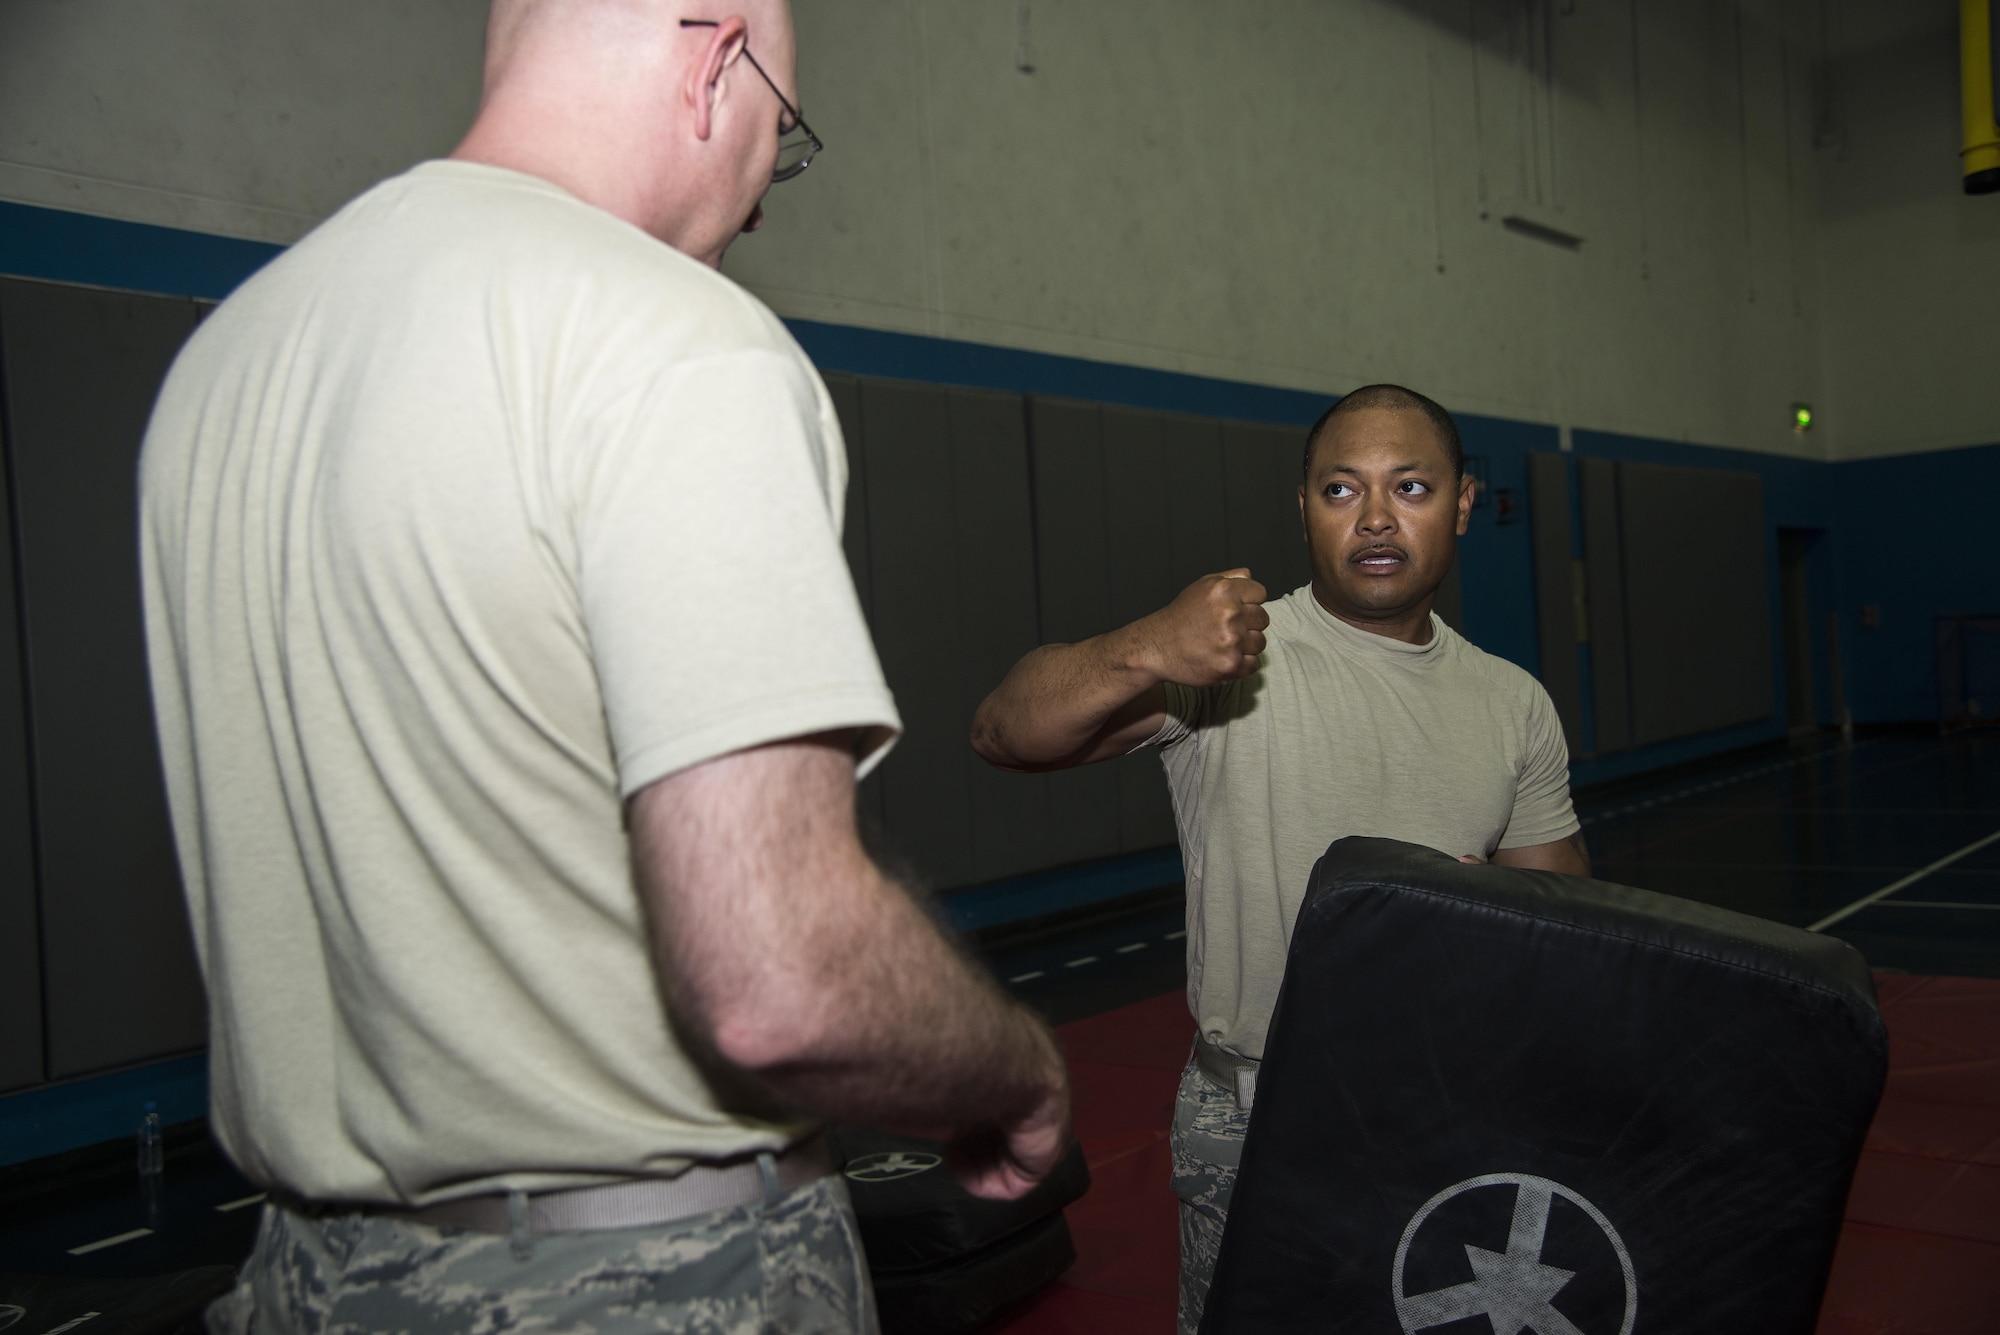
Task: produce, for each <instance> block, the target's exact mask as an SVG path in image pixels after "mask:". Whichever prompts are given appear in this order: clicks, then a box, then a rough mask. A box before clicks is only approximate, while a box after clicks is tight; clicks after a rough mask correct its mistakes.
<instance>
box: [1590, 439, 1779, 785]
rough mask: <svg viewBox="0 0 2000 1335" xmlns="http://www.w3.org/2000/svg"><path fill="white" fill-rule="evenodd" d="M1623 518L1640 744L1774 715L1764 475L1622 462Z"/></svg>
mask: <svg viewBox="0 0 2000 1335" xmlns="http://www.w3.org/2000/svg"><path fill="white" fill-rule="evenodd" d="M1618 520H1619V526H1620V534H1621V542H1620V549H1621V553H1622V564H1623V574H1624V595H1625V596H1624V612H1625V645H1626V663H1627V669H1628V674H1629V680H1630V689H1631V701H1632V744H1633V745H1634V746H1644V745H1646V744H1648V743H1651V742H1662V741H1667V740H1669V739H1670V738H1675V737H1686V736H1689V735H1690V734H1693V733H1698V732H1708V731H1711V730H1713V729H1716V728H1724V727H1728V726H1729V725H1731V724H1735V723H1749V722H1754V721H1756V720H1759V719H1765V718H1768V717H1770V715H1771V710H1772V683H1771V604H1770V590H1769V580H1770V566H1769V556H1768V550H1769V544H1768V540H1767V535H1766V533H1765V526H1764V487H1763V481H1762V479H1761V478H1759V477H1758V476H1757V475H1756V474H1755V473H1732V472H1723V471H1720V470H1717V469H1708V468H1671V467H1668V466H1666V465H1663V464H1642V463H1621V464H1619V465H1618Z"/></svg>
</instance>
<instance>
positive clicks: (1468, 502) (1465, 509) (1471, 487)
mask: <svg viewBox="0 0 2000 1335" xmlns="http://www.w3.org/2000/svg"><path fill="white" fill-rule="evenodd" d="M1478 493H1479V479H1478V478H1476V477H1474V476H1472V474H1470V473H1467V474H1466V475H1465V476H1464V477H1462V478H1460V479H1459V480H1458V536H1459V537H1461V538H1462V537H1464V536H1465V531H1466V530H1467V529H1468V528H1471V527H1472V502H1473V501H1474V500H1475V499H1476V498H1477V496H1478Z"/></svg>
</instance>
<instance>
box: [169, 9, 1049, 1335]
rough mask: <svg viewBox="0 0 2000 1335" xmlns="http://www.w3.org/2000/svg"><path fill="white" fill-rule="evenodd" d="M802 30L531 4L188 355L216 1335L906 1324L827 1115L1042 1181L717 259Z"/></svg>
mask: <svg viewBox="0 0 2000 1335" xmlns="http://www.w3.org/2000/svg"><path fill="white" fill-rule="evenodd" d="M796 87H797V85H796V82H795V78H794V63H793V30H792V23H791V16H790V13H789V11H788V9H787V8H786V6H785V5H784V3H782V0H729V3H716V4H713V5H698V4H677V5H668V4H664V3H659V2H658V0H499V2H498V3H496V4H495V6H494V8H493V17H492V24H491V28H490V32H489V42H488V49H487V67H486V91H485V98H484V100H483V102H482V103H481V107H480V111H479V115H478V119H477V121H476V122H475V123H474V125H473V126H472V128H471V131H470V133H469V134H468V136H467V137H466V139H465V141H464V142H463V143H462V144H461V145H460V146H459V148H458V150H457V151H456V152H455V153H454V154H453V155H452V157H451V158H450V159H448V160H444V161H437V162H426V163H423V164H420V165H419V166H417V167H415V168H413V169H412V170H410V171H409V172H406V173H404V174H403V175H401V176H399V177H397V178H395V179H393V180H390V181H385V182H383V183H381V184H380V185H378V186H376V187H374V188H373V189H371V190H369V191H368V192H367V193H366V194H364V195H362V196H361V197H360V198H358V199H356V200H354V201H353V202H351V203H350V204H348V205H347V206H346V207H345V208H343V209H342V210H341V211H340V213H339V214H338V215H337V216H335V217H334V218H332V219H330V220H328V221H327V222H326V223H324V224H323V225H321V226H320V227H319V228H317V229H315V230H314V232H313V233H312V234H311V235H309V236H307V237H306V238H304V239H303V240H301V241H300V242H299V243H298V244H297V245H296V246H294V247H292V248H291V249H289V250H287V251H286V253H285V254H283V255H281V256H279V257H278V258H277V259H276V260H274V261H273V262H272V263H271V264H270V265H268V266H266V267H265V268H264V269H263V270H262V271H260V272H259V273H258V274H256V275H255V276H254V277H252V278H251V279H250V280H249V281H248V282H246V283H245V284H244V285H243V287H241V288H240V289H238V291H237V292H236V293H235V294H234V295H232V296H231V297H230V299H229V300H228V301H227V302H225V303H224V304H223V305H222V306H221V308H220V309H219V310H217V311H216V313H215V314H214V315H213V316H211V317H210V318H209V319H208V320H206V321H205V322H204V323H203V325H202V328H201V329H200V330H199V331H198V332H197V333H196V334H195V336H194V338H193V339H192V340H191V341H190V343H189V345H188V347H187V348H186V349H185V351H184V352H183V353H182V355H181V357H180V358H179V359H178V361H177V362H176V364H175V367H174V370H173V372H172V374H171V375H170V376H169V378H168V381H167V384H166V387H165V389H164V391H163V392H162V395H161V398H160V402H159V406H158V408H157V410H156V413H155V416H154V419H153V422H152V426H151V428H150V429H149V431H148V434H147V440H146V445H145V449H144V455H143V463H142V495H143V506H142V524H143V551H144V560H145V585H146V613H147V626H148V638H149V649H150V653H151V665H152V672H153V682H154V692H153V696H154V700H155V702H156V705H157V707H158V713H159V721H160V732H161V741H162V748H161V749H162V754H163V758H164V760H165V762H166V777H167V784H168V790H169V797H170V801H171V805H172V810H173V816H174V826H175V834H176V838H177V841H178V844H179V851H180V856H181V864H182V868H183V872H184V879H185V882H186V887H187V893H188V900H189V907H190V911H191V916H192V918H193V920H194V924H195V939H196V942H197V944H198V947H199V950H200V954H201V964H202V970H203V976H204V978H205V980H206V982H207V984H208V997H209V1001H210V1025H211V1033H212V1036H213V1042H212V1044H211V1108H212V1125H213V1126H214V1128H215V1129H216V1131H217V1134H218V1135H219V1136H220V1137H221V1139H222V1141H223V1143H224V1145H225V1146H226V1148H227V1150H228V1152H229V1154H230V1156H231V1158H232V1159H233V1160H234V1161H235V1162H236V1163H237V1164H238V1165H239V1166H240V1167H241V1168H242V1169H243V1171H244V1172H245V1173H246V1174H248V1175H249V1176H250V1177H252V1178H253V1179H254V1180H255V1181H256V1182H257V1183H258V1185H259V1186H262V1187H265V1188H267V1189H268V1190H269V1191H270V1194H271V1201H270V1203H269V1205H267V1207H266V1209H265V1212H264V1218H263V1224H262V1228H261V1230H260V1233H259V1240H258V1245H257V1250H256V1252H255V1253H254V1254H253V1256H252V1257H251V1258H250V1260H249V1261H248V1263H247V1264H246V1265H245V1267H244V1270H243V1273H242V1278H241V1282H240V1283H239V1285H238V1286H237V1288H236V1290H235V1291H234V1292H233V1293H232V1294H230V1295H228V1296H227V1297H226V1298H225V1299H223V1300H222V1301H221V1302H220V1303H219V1304H218V1305H217V1306H216V1308H215V1309H213V1310H212V1311H211V1312H210V1314H209V1317H210V1327H211V1329H213V1330H216V1331H232V1332H242V1331H250V1330H256V1331H301V1330H323V1331H404V1332H431V1331H436V1332H447V1331H469V1330H550V1331H554V1330H561V1331H581V1330H589V1331H594V1332H598V1333H599V1335H616V1333H618V1332H633V1331H642V1330H644V1331H658V1330H687V1331H693V1330H700V1331H713V1332H719V1333H727V1335H763V1333H765V1332H773V1333H775V1332H806V1331H813V1332H827V1333H829V1335H831V1333H833V1332H843V1333H847V1335H864V1333H865V1332H870V1331H873V1330H874V1329H875V1328H876V1324H877V1323H876V1319H875V1313H874V1306H873V1299H872V1292H871V1289H870V1287H869V1282H868V1272H867V1267H866V1264H865V1258H864V1257H863V1255H862V1253H861V1246H860V1242H859V1237H858V1230H857V1225H856V1221H855V1218H854V1214H853V1209H852V1204H851V1202H850V1201H849V1199H848V1196H847V1191H846V1186H845V1183H844V1181H843V1179H842V1178H841V1177H840V1176H839V1174H837V1173H834V1172H832V1171H830V1169H831V1165H830V1164H829V1162H828V1158H827V1148H826V1145H825V1142H824V1139H823V1138H822V1137H821V1136H820V1135H819V1134H818V1129H819V1124H820V1123H821V1122H822V1121H824V1120H827V1119H832V1118H838V1119H841V1120H844V1121H850V1122H860V1123H865V1124H871V1125H877V1126H887V1127H891V1128H897V1129H904V1130H908V1131H911V1132H914V1133H917V1134H924V1135H934V1136H937V1137H940V1138H948V1139H949V1140H950V1141H951V1142H952V1146H953V1155H952V1157H953V1160H954V1165H953V1166H954V1168H955V1170H956V1172H957V1174H958V1176H959V1178H960V1180H961V1181H963V1182H964V1184H965V1185H966V1187H967V1188H968V1189H970V1190H971V1191H973V1192H974V1193H976V1194H978V1195H981V1196H985V1197H988V1198H992V1199H1012V1198H1017V1197H1019V1196H1021V1195H1023V1194H1025V1193H1026V1192H1028V1191H1030V1190H1031V1189H1032V1188H1033V1187H1034V1185H1035V1183H1036V1182H1037V1181H1038V1180H1040V1179H1041V1178H1042V1177H1043V1176H1045V1175H1046V1174H1047V1172H1048V1171H1049V1170H1050V1168H1051V1167H1052V1166H1053V1165H1054V1163H1055V1162H1056V1161H1057V1157H1058V1155H1059V1154H1060V1152H1061V1151H1062V1149H1063V1148H1064V1146H1065V1144H1066V1142H1067V1125H1066V1123H1067V1112H1068V1094H1067V1086H1066V1081H1065V1077H1064V1073H1063V1065H1062V1059H1061V1055H1060V1053H1059V1052H1058V1051H1057V1049H1056V1047H1055V1044H1054V1041H1053V1039H1052V1037H1051V1036H1050V1034H1049V1033H1048V1031H1047V1029H1046V1027H1045V1026H1043V1025H1042V1024H1041V1023H1040V1022H1039V1021H1038V1020H1037V1019H1036V1018H1035V1017H1034V1016H1033V1015H1032V1014H1030V1013H1029V1012H1028V1011H1027V1010H1026V1008H1024V1007H1022V1006H1021V1005H1019V1004H1018V1003H1017V1002H1015V1001H1013V1000H1012V999H1010V998H1008V997H1007V996H1006V995H1005V994H1004V993H1003V992H1002V991H1001V990H1000V989H999V988H998V987H997V986H996V985H995V984H994V983H993V981H992V980H991V979H990V978H989V977H987V976H986V975H985V973H984V972H983V971H981V970H979V969H978V968H977V967H976V966H973V965H971V964H969V963H968V962H967V961H966V960H965V959H964V958H963V957H962V956H961V955H960V954H959V952H958V951H957V950H956V949H955V948H954V947H953V946H952V945H951V944H950V943H949V942H947V941H946V940H945V939H944V938H943V937H942V936H941V935H940V933H939V931H938V930H937V928H936V927H935V926H934V925H933V923H932V921H931V919H930V918H929V916H928V915H927V914H926V913H925V912H924V911H923V910H922V908H921V907H920V906H919V905H918V904H916V903H915V902H914V901H913V899H912V898H911V896H910V895H909V894H908V893H906V891H905V890H904V889H903V888H902V887H901V886H899V885H897V884H896V883H895V882H894V881H893V880H891V879H890V878H889V877H887V876H885V875H884V874H883V873H882V871H881V870H880V869H879V868H877V867H876V866H875V864H874V863H873V862H872V861H871V860H870V859H869V857H868V855H867V854H866V852H865V851H864V850H863V849H862V847H861V844H860V842H859V840H858V838H857V835H856V830H855V820H854V784H855V781H856V777H857V772H865V771H866V768H867V767H868V766H869V765H871V764H873V763H874V762H875V761H876V760H878V759H879V758H880V757H881V755H882V754H883V752H884V751H885V750H886V749H887V747H888V746H889V744H890V743H891V742H892V741H893V739H894V736H895V734H896V731H897V729H898V727H899V723H898V720H897V715H896V711H895V707H894V704H893V702H892V701H891V699H890V696H889V691H888V688H887V687H886V685H885V684H884V682H883V680H882V674H881V669H880V666H879V664H878V663H877V661H876V658H875V653H874V648H873V646H872V644H871V643H870V640H869V636H868V629H867V625H866V623H865V622H864V621H863V619H862V616H861V611H860V606H859V603H858V600H857V598H856V596H855V591H854V586H853V582H852V579H851V577H850V576H849V574H848V571H847V567H846V564H845V562H844V561H843V559H842V557H841V548H840V527H841V516H842V510H843V500H844V490H845V485H846V478H847V468H846V458H845V452H844V449H843V446H842V441H841V436H840V428H839V424H838V421H837V419H836V417H835V415H834V412H833V405H832V402H831V400H830V398H829V397H828V395H827V392H826V388H825V386H824V385H823V384H822V383H821V382H820V379H819V376H818V375H817V374H816V373H815V371H814V370H813V367H812V365H811V363H810V362H809V361H808V360H807V359H806V356H805V354H804V352H803V350H802V349H800V348H799V346H798V344H797V343H796V341H794V340H793V338H792V337H791V335H790V334H789V333H788V332H787V331H786V330H785V327H784V326H783V324H782V323H781V322H780V321H779V320H778V319H777V317H776V316H774V315H773V314H772V313H771V312H770V311H769V310H768V309H767V308H766V307H765V306H764V305H763V304H762V303H761V302H759V301H758V300H757V299H756V298H755V297H753V296H751V295H750V294H749V293H747V292H745V291H743V290H742V289H741V288H740V287H738V286H737V285H736V284H734V283H732V282H730V281H729V279H727V278H726V277H724V276H723V275H722V274H720V273H719V272H717V266H718V265H719V264H720V263H721V260H722V256H723V252H724V250H725V249H726V248H727V247H728V245H729V244H730V243H731V241H732V240H733V239H734V238H735V237H736V236H737V235H739V233H741V232H742V231H745V230H749V229H750V228H751V227H754V226H755V224H756V222H757V219H758V217H759V216H760V209H761V204H760V201H761V199H762V198H763V196H764V193H765V191H766V190H768V189H769V188H770V187H771V186H772V184H773V182H774V181H776V180H782V179H786V178H787V177H788V176H789V175H795V174H796V173H797V171H798V170H799V169H802V168H803V166H804V164H805V162H806V161H807V160H808V157H809V155H810V153H811V152H812V151H814V150H815V149H816V148H817V141H816V140H814V139H813V138H812V136H811V133H810V131H808V130H807V129H806V126H805V122H804V120H803V118H802V117H801V115H800V113H799V107H798V93H797V91H796Z"/></svg>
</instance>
